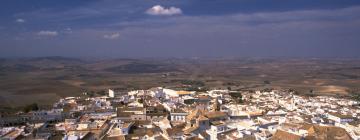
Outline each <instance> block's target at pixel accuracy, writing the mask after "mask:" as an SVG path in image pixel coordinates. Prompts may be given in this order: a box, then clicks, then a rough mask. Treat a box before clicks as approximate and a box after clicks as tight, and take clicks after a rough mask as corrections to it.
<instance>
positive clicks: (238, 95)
mask: <svg viewBox="0 0 360 140" xmlns="http://www.w3.org/2000/svg"><path fill="white" fill-rule="evenodd" d="M229 95H230V96H231V97H232V98H233V99H234V100H235V101H236V102H237V103H243V100H242V95H241V93H240V92H231V93H229Z"/></svg>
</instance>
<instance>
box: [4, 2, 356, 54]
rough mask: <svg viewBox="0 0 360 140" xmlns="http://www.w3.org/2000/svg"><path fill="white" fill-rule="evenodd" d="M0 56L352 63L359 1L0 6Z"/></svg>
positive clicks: (40, 3) (83, 3) (73, 3)
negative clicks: (339, 60)
mask: <svg viewBox="0 0 360 140" xmlns="http://www.w3.org/2000/svg"><path fill="white" fill-rule="evenodd" d="M0 19H1V20H0V57H42V56H64V57H106V58H108V57H110V58H120V57H123V58H124V57H131V58H137V57H139V58H143V57H178V58H187V57H360V1H359V0H296V1H295V0H293V1H290V0H56V1H55V0H2V1H1V4H0Z"/></svg>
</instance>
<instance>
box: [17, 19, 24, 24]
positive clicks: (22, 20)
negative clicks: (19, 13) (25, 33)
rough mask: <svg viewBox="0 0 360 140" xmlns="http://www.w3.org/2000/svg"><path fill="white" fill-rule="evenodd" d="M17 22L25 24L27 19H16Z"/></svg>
mask: <svg viewBox="0 0 360 140" xmlns="http://www.w3.org/2000/svg"><path fill="white" fill-rule="evenodd" d="M16 22H17V23H24V22H25V19H22V18H18V19H16Z"/></svg>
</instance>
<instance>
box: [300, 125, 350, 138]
mask: <svg viewBox="0 0 360 140" xmlns="http://www.w3.org/2000/svg"><path fill="white" fill-rule="evenodd" d="M308 133H309V134H308V136H307V137H305V139H307V140H313V139H314V140H315V139H316V140H351V139H352V138H351V136H350V135H349V134H348V133H347V132H346V130H345V129H343V128H340V127H335V126H320V125H313V126H312V127H310V128H309V129H308Z"/></svg>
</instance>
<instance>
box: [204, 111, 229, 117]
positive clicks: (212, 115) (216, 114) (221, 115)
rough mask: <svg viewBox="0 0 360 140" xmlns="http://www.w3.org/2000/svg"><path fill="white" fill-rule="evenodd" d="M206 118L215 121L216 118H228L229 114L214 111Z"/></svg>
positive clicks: (207, 114)
mask: <svg viewBox="0 0 360 140" xmlns="http://www.w3.org/2000/svg"><path fill="white" fill-rule="evenodd" d="M205 116H206V117H207V118H209V119H215V118H221V117H227V114H226V113H225V112H220V111H213V112H208V113H206V114H205Z"/></svg>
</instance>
